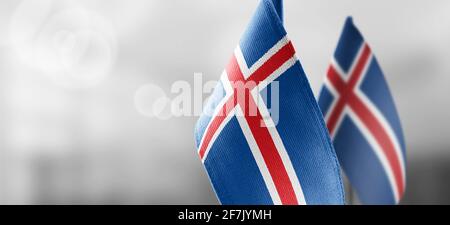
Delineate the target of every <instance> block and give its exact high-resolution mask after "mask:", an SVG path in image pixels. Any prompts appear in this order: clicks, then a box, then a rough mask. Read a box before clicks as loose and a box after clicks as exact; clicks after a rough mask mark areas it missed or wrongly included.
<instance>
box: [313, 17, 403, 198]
mask: <svg viewBox="0 0 450 225" xmlns="http://www.w3.org/2000/svg"><path fill="white" fill-rule="evenodd" d="M319 105H320V107H321V109H322V112H323V114H324V117H325V121H326V123H327V127H328V129H329V132H330V135H331V138H332V139H333V142H334V146H335V149H336V153H337V155H338V158H339V161H340V164H341V166H342V167H343V169H344V172H345V173H346V175H347V176H348V178H349V180H350V183H351V184H352V186H353V187H354V188H355V190H356V193H357V194H358V196H359V199H360V201H361V202H362V203H363V204H395V203H398V202H399V201H400V199H401V197H402V195H403V193H404V190H405V180H406V174H405V161H406V159H405V155H406V153H405V141H404V138H403V132H402V128H401V125H400V120H399V117H398V114H397V111H396V108H395V104H394V100H393V98H392V96H391V94H390V91H389V88H388V85H387V82H386V80H385V78H384V75H383V72H382V71H381V68H380V66H379V64H378V62H377V60H376V58H375V56H374V55H373V53H372V51H371V49H370V47H369V45H368V44H367V42H366V41H365V40H364V38H363V36H362V35H361V33H360V32H359V31H358V29H357V28H356V27H355V25H354V24H353V20H352V19H351V18H348V19H347V21H346V23H345V26H344V30H343V32H342V35H341V38H340V40H339V43H338V46H337V49H336V51H335V53H334V57H333V60H332V62H331V66H330V68H329V70H328V74H327V76H326V78H325V82H324V86H323V88H322V90H321V93H320V96H319Z"/></svg>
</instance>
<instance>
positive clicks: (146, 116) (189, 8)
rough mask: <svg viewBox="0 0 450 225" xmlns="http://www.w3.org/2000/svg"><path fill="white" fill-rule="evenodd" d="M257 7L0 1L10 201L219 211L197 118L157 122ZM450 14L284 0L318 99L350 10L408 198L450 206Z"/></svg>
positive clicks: (1, 162) (221, 57)
mask: <svg viewBox="0 0 450 225" xmlns="http://www.w3.org/2000/svg"><path fill="white" fill-rule="evenodd" d="M257 2H258V1H257V0H245V1H242V0H189V1H186V0H172V1H163V0H127V1H125V0H89V1H88V0H79V1H69V0H21V1H18V0H3V1H1V2H0V90H1V91H0V124H1V126H0V203H2V204H25V203H30V204H50V203H55V204H69V203H73V204H82V203H87V204H107V203H118V204H217V200H216V198H215V195H214V193H213V191H212V190H211V186H210V184H209V181H208V178H207V175H206V173H205V171H204V169H203V166H202V164H201V162H200V160H199V159H198V156H197V154H196V149H195V145H194V138H193V127H194V123H195V121H196V119H197V118H196V117H169V116H167V115H166V116H164V111H161V112H159V113H160V114H161V115H162V117H160V118H155V117H152V115H151V113H152V112H149V110H148V108H149V104H150V103H149V102H153V101H154V100H155V96H164V92H166V93H167V92H168V91H169V90H170V85H171V84H172V83H173V82H175V81H178V80H186V81H188V82H190V83H192V82H193V77H194V76H193V75H194V73H196V72H201V73H203V74H204V75H205V78H204V79H205V80H216V79H217V78H218V77H219V75H220V73H221V72H222V70H223V67H224V65H225V64H226V62H227V59H228V58H229V56H230V54H231V53H232V51H233V49H234V47H235V45H236V43H237V42H238V40H239V37H240V35H241V33H242V31H243V30H244V28H245V26H246V24H247V22H248V21H249V19H250V17H251V16H252V13H253V10H254V9H255V7H256V5H257ZM449 11H450V2H449V1H447V0H434V1H425V0H398V1H389V0H378V1H372V0H371V1H369V0H358V1H357V0H353V1H351V0H339V1H337V0H328V1H327V0H301V1H300V0H285V19H286V23H285V25H286V29H287V31H288V33H289V36H290V38H291V39H292V40H293V43H294V45H295V47H296V49H297V52H298V57H299V58H300V60H301V62H302V64H303V66H304V68H305V70H306V73H307V75H308V78H309V80H310V83H311V85H312V87H313V90H314V92H315V93H316V94H317V93H318V91H319V88H320V85H321V81H322V77H323V75H324V74H325V71H326V69H327V66H328V63H329V60H330V58H331V55H332V53H333V51H334V48H335V45H336V42H337V40H338V37H339V34H340V32H341V28H342V26H343V23H344V19H345V18H346V16H348V15H353V16H354V19H355V22H356V24H357V25H358V26H359V27H360V29H361V30H362V32H363V34H364V35H365V36H366V39H367V40H368V41H369V43H370V44H371V46H372V48H373V49H374V51H375V54H376V55H377V57H378V59H379V61H380V63H381V65H382V67H383V69H384V72H385V74H386V77H387V79H388V82H389V84H390V87H391V91H392V92H393V95H394V98H395V100H396V103H397V107H398V110H399V113H400V117H401V120H402V122H403V128H404V130H405V136H406V141H407V146H408V164H407V169H408V178H407V179H408V186H407V192H406V197H405V199H404V201H403V203H408V204H430V203H436V204H449V203H450V192H449V190H450V131H449V127H450V120H449V119H448V116H449V115H450V63H449V60H450V41H449V40H450V14H449V13H448V12H449ZM155 87H156V88H155ZM204 97H207V96H204Z"/></svg>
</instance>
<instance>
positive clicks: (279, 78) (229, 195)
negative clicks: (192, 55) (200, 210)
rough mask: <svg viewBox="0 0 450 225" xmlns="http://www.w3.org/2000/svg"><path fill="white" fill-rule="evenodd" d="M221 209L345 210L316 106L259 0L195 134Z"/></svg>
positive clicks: (282, 34)
mask: <svg viewBox="0 0 450 225" xmlns="http://www.w3.org/2000/svg"><path fill="white" fill-rule="evenodd" d="M195 139H196V143H197V148H198V154H199V156H200V159H201V161H202V162H203V164H204V166H205V168H206V171H207V173H208V175H209V178H210V180H211V183H212V185H213V188H214V190H215V192H216V194H217V197H218V199H219V200H220V202H221V203H222V204H246V205H247V204H344V193H343V185H342V182H341V177H340V167H339V164H338V161H337V158H336V154H335V152H334V149H333V146H332V142H331V140H330V138H329V135H328V131H327V128H326V126H325V123H324V121H323V117H322V114H321V111H320V109H319V106H318V104H317V102H316V100H315V98H314V95H313V93H312V91H311V88H310V85H309V83H308V80H307V78H306V75H305V73H304V71H303V69H302V66H301V64H300V62H299V61H298V60H297V58H296V56H295V50H294V47H293V45H292V43H291V41H290V40H289V39H288V37H287V36H286V31H285V29H284V27H283V25H282V22H281V19H280V17H279V15H278V14H277V10H276V8H275V6H274V4H273V2H272V1H271V0H261V1H260V4H259V6H258V8H257V9H256V12H255V14H254V16H253V18H252V20H251V22H250V24H249V25H248V27H247V29H246V31H245V33H244V35H243V36H242V38H241V40H240V42H239V44H238V47H237V48H236V50H235V51H234V54H233V56H232V57H231V60H230V62H229V64H228V66H226V68H225V71H224V73H223V74H222V76H221V77H220V80H219V82H218V84H217V86H216V88H215V90H214V92H213V93H212V95H211V97H210V98H209V101H208V103H207V104H206V106H205V108H204V112H203V115H202V116H201V117H200V118H199V120H198V122H197V125H196V128H195Z"/></svg>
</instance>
